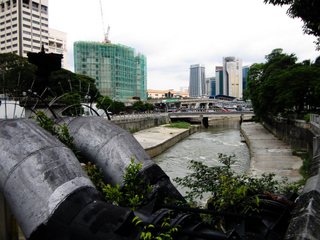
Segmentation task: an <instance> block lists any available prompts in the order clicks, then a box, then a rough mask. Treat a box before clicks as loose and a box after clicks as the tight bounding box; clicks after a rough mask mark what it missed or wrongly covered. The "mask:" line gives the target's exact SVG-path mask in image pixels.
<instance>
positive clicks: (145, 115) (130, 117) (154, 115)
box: [111, 113, 168, 121]
mask: <svg viewBox="0 0 320 240" xmlns="http://www.w3.org/2000/svg"><path fill="white" fill-rule="evenodd" d="M162 116H168V113H140V114H121V115H112V116H111V121H127V120H134V119H141V118H157V117H162Z"/></svg>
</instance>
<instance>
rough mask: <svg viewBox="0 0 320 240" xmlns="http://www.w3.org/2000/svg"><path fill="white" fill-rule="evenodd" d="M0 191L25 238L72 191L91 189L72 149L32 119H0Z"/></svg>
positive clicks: (46, 218)
mask: <svg viewBox="0 0 320 240" xmlns="http://www.w3.org/2000/svg"><path fill="white" fill-rule="evenodd" d="M0 141H1V144H0V152H1V154H0V191H1V192H3V194H4V196H5V198H6V200H7V201H8V203H9V206H10V208H11V210H12V212H13V214H14V215H15V217H16V219H17V222H18V223H19V226H20V228H21V230H22V232H23V233H24V235H25V237H26V238H29V237H30V235H31V234H32V233H33V232H34V231H36V230H37V228H38V227H39V226H40V225H42V224H46V222H47V221H48V219H49V218H50V216H51V215H52V214H53V212H54V211H55V210H56V209H57V208H58V206H59V205H60V204H61V203H62V202H63V201H64V200H65V199H66V198H67V197H68V196H69V195H70V194H72V193H73V192H74V191H77V190H79V189H81V188H93V189H94V186H93V184H92V183H91V181H90V179H89V178H88V176H87V175H86V173H85V172H84V171H83V169H82V168H81V165H80V163H79V161H78V160H77V158H76V157H75V156H74V154H73V152H72V151H71V150H70V149H69V148H67V147H66V146H65V145H64V144H62V143H61V142H60V141H58V140H57V139H56V138H54V137H53V136H52V135H51V134H50V133H48V132H47V131H45V130H43V129H42V128H40V127H39V126H38V125H37V124H36V123H35V121H34V120H28V119H24V120H20V119H19V120H6V121H1V122H0Z"/></svg>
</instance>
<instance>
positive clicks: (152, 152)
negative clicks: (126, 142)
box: [144, 127, 199, 157]
mask: <svg viewBox="0 0 320 240" xmlns="http://www.w3.org/2000/svg"><path fill="white" fill-rule="evenodd" d="M198 130H199V127H194V128H191V129H186V130H185V131H183V132H181V133H179V134H177V135H175V136H173V137H172V138H170V139H167V140H166V141H164V142H161V143H159V144H158V145H156V146H152V147H149V148H145V149H144V150H145V151H146V152H147V153H148V154H149V156H150V157H155V156H157V155H159V154H161V153H162V152H164V151H165V150H167V149H168V148H170V147H172V146H173V145H175V144H176V143H177V142H179V141H181V140H182V139H184V138H186V137H188V136H190V135H191V134H193V133H195V132H196V131H198Z"/></svg>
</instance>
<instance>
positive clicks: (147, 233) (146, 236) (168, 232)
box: [132, 211, 178, 240]
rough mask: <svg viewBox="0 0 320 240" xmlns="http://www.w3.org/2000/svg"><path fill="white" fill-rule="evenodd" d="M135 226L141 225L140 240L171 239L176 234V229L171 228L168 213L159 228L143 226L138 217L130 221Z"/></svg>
mask: <svg viewBox="0 0 320 240" xmlns="http://www.w3.org/2000/svg"><path fill="white" fill-rule="evenodd" d="M132 222H133V223H135V225H136V226H138V225H143V226H144V227H143V232H142V233H141V236H140V239H143V240H151V239H156V240H163V239H173V236H174V234H175V233H177V232H178V228H177V227H171V225H170V223H171V218H170V211H169V212H168V216H167V217H166V218H165V219H164V220H163V222H162V223H161V227H155V226H154V225H153V224H145V223H143V221H142V220H139V217H135V218H134V219H133V220H132Z"/></svg>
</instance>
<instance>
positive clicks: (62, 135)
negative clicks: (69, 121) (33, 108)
mask: <svg viewBox="0 0 320 240" xmlns="http://www.w3.org/2000/svg"><path fill="white" fill-rule="evenodd" d="M31 118H34V117H31ZM35 121H36V122H38V124H39V126H40V127H42V128H43V129H45V130H47V131H48V132H49V133H51V134H52V135H53V136H55V137H57V138H58V139H59V140H60V141H61V142H62V143H64V144H65V145H66V146H67V147H68V148H70V149H71V150H72V151H73V153H74V154H75V155H76V157H77V158H78V159H80V155H79V151H78V150H77V149H76V145H75V143H74V142H73V137H72V136H71V135H70V133H69V129H68V127H67V126H66V124H65V123H64V124H63V125H62V126H56V125H55V123H54V121H53V120H52V119H50V118H48V116H47V115H46V114H45V113H44V112H43V111H40V110H39V111H37V113H36V118H35Z"/></svg>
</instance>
